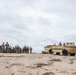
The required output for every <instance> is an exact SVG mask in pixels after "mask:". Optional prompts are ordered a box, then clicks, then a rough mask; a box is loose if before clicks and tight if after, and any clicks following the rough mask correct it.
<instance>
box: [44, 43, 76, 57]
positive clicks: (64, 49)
mask: <svg viewBox="0 0 76 75" xmlns="http://www.w3.org/2000/svg"><path fill="white" fill-rule="evenodd" d="M44 50H46V51H47V52H49V53H50V54H53V53H54V52H55V53H56V54H57V55H59V54H60V53H62V54H63V55H68V54H70V55H71V56H75V54H76V46H75V44H74V43H73V42H68V43H64V44H63V45H62V44H61V42H60V43H59V45H56V44H54V45H47V46H45V47H44Z"/></svg>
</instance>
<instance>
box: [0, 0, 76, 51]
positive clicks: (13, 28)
mask: <svg viewBox="0 0 76 75" xmlns="http://www.w3.org/2000/svg"><path fill="white" fill-rule="evenodd" d="M7 41H8V42H9V44H11V45H12V46H15V45H17V44H18V45H19V46H21V47H23V46H24V45H28V46H31V47H32V48H33V52H41V51H42V50H43V48H44V46H45V45H48V44H54V43H58V42H60V41H61V42H68V41H70V42H75V43H76V0H0V44H2V42H7Z"/></svg>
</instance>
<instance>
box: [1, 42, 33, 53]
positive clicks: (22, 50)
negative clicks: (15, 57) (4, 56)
mask: <svg viewBox="0 0 76 75" xmlns="http://www.w3.org/2000/svg"><path fill="white" fill-rule="evenodd" d="M0 53H32V48H31V47H28V46H26V45H25V46H24V47H23V48H21V47H20V46H18V45H17V46H15V47H12V46H10V45H9V43H8V42H6V44H5V43H4V42H3V43H2V45H0Z"/></svg>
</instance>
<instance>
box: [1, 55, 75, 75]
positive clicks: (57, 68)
mask: <svg viewBox="0 0 76 75" xmlns="http://www.w3.org/2000/svg"><path fill="white" fill-rule="evenodd" d="M0 75H76V56H62V55H60V56H59V55H51V54H0Z"/></svg>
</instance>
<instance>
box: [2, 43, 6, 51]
mask: <svg viewBox="0 0 76 75" xmlns="http://www.w3.org/2000/svg"><path fill="white" fill-rule="evenodd" d="M4 49H5V44H4V42H3V43H2V50H4Z"/></svg>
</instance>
